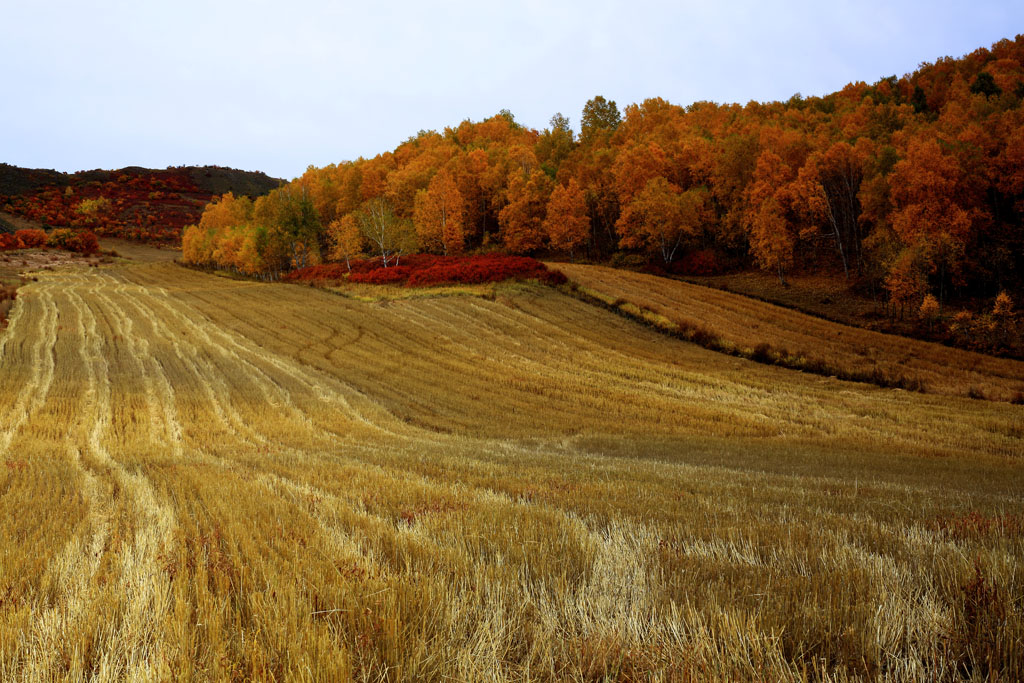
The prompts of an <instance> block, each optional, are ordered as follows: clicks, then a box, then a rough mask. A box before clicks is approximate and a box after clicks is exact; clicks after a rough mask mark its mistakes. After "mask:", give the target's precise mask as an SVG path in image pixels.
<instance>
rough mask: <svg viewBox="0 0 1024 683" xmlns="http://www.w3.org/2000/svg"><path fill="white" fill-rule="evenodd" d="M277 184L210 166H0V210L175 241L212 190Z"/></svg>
mask: <svg viewBox="0 0 1024 683" xmlns="http://www.w3.org/2000/svg"><path fill="white" fill-rule="evenodd" d="M280 184H281V181H280V180H277V179H274V178H270V177H269V176H267V175H266V174H265V173H261V172H252V171H238V170H235V169H230V168H220V167H216V166H202V167H195V166H188V167H180V168H168V169H165V170H153V169H146V168H140V167H137V166H129V167H127V168H122V169H119V170H116V171H104V170H94V171H80V172H78V173H71V174H68V173H60V172H57V171H51V170H42V169H27V168H18V167H16V166H11V165H9V164H0V209H3V211H4V212H6V213H8V214H11V215H13V216H16V217H20V218H22V219H27V220H30V221H34V222H35V223H37V224H43V225H48V226H53V227H69V226H70V227H86V228H90V229H92V230H93V231H95V232H96V233H97V234H100V235H103V236H109V237H121V238H129V239H136V240H145V241H164V242H173V243H176V242H178V241H179V240H180V237H181V229H182V228H183V227H184V226H185V225H189V224H191V223H196V222H198V221H199V216H200V215H201V214H202V211H203V207H204V206H205V205H206V204H207V203H208V202H209V201H210V200H211V199H212V198H213V197H214V196H217V195H220V194H223V193H225V192H233V193H235V194H239V195H241V194H245V195H249V196H254V197H255V196H259V195H263V194H266V193H267V192H269V191H270V190H272V189H274V188H275V187H277V186H278V185H280ZM83 202H87V203H86V204H83ZM90 202H91V204H90ZM8 222H10V221H8Z"/></svg>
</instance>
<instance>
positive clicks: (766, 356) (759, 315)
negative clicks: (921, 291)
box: [557, 264, 1024, 401]
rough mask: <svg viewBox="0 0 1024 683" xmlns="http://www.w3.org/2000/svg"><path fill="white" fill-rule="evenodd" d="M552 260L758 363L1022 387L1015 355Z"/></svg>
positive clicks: (587, 286) (590, 287)
mask: <svg viewBox="0 0 1024 683" xmlns="http://www.w3.org/2000/svg"><path fill="white" fill-rule="evenodd" d="M557 267H558V268H559V269H560V270H562V271H563V272H564V273H565V274H566V275H567V276H568V277H569V278H570V279H571V280H573V281H574V282H575V283H577V284H578V285H579V286H580V287H582V288H583V289H582V291H584V292H585V293H589V294H590V295H591V296H593V297H597V298H599V299H601V300H603V301H605V302H606V303H608V304H611V305H615V306H618V307H619V308H622V309H623V310H624V311H625V312H627V313H632V314H634V315H636V316H638V317H645V318H648V319H649V322H651V323H652V324H654V325H655V326H660V327H662V328H664V329H667V330H669V331H675V330H682V331H684V332H687V331H690V330H702V331H703V332H702V334H704V335H705V336H707V337H708V339H709V340H710V345H711V346H720V347H722V348H723V349H724V350H726V351H730V352H739V353H740V354H741V355H744V356H746V357H749V358H752V359H754V360H757V361H758V362H762V363H777V364H779V365H783V366H786V367H794V368H801V369H805V370H809V371H811V372H815V373H817V374H824V375H838V376H840V377H845V378H849V379H857V380H860V381H866V382H871V383H875V384H880V385H882V386H897V387H903V388H911V389H920V390H924V391H927V392H931V393H938V394H946V395H952V396H968V397H970V398H985V399H989V400H994V401H1011V400H1013V398H1014V396H1016V394H1017V393H1018V392H1020V391H1024V362H1021V361H1015V360H1010V359H1004V358H995V357H992V356H986V355H983V354H979V353H974V352H971V351H964V350H961V349H955V348H950V347H946V346H942V345H941V344H935V343H931V342H924V341H919V340H915V339H909V338H906V337H899V336H894V335H888V334H883V333H880V332H875V331H872V330H865V329H861V328H856V327H849V326H846V325H841V324H838V323H833V322H829V321H827V320H823V319H821V318H816V317H813V316H810V315H806V314H803V313H800V312H798V311H793V310H789V309H786V308H781V307H779V306H774V305H772V304H768V303H763V302H760V301H757V300H754V299H750V298H748V297H745V296H742V295H739V294H732V293H730V292H723V291H720V290H715V289H710V288H707V287H701V286H698V285H692V284H688V283H685V282H680V281H678V280H671V279H667V278H660V277H656V276H653V275H646V274H642V273H634V272H629V271H623V270H617V269H613V268H606V267H603V266H586V265H574V264H558V266H557ZM630 307H632V308H630ZM705 345H709V344H705Z"/></svg>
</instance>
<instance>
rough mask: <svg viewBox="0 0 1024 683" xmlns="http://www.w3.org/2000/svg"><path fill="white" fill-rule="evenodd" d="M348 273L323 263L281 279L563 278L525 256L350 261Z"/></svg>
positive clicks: (417, 283)
mask: <svg viewBox="0 0 1024 683" xmlns="http://www.w3.org/2000/svg"><path fill="white" fill-rule="evenodd" d="M350 265H351V271H350V270H349V268H348V267H346V266H345V264H344V263H325V264H322V265H319V266H309V267H307V268H302V269H300V270H295V271H292V272H291V273H289V274H288V275H286V276H285V278H284V279H286V280H290V281H293V282H323V281H326V280H342V279H344V278H346V277H347V278H348V280H349V281H350V282H361V283H364V284H373V285H383V284H399V283H404V284H405V285H406V286H407V287H427V286H430V285H441V284H480V283H484V282H501V281H502V280H540V281H541V282H546V283H548V284H553V285H557V284H562V283H563V282H565V281H566V278H565V275H563V274H562V273H560V272H558V271H553V270H548V268H547V266H545V265H544V264H543V263H541V262H540V261H537V260H536V259H532V258H529V257H526V256H507V255H505V254H484V255H481V256H434V255H432V254H413V255H412V256H406V257H403V258H402V260H401V265H398V266H391V267H389V268H385V267H384V264H383V263H382V262H381V260H380V259H360V260H355V261H352V262H351V264H350Z"/></svg>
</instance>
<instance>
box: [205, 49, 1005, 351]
mask: <svg viewBox="0 0 1024 683" xmlns="http://www.w3.org/2000/svg"><path fill="white" fill-rule="evenodd" d="M1022 103H1024V36H1017V37H1016V38H1014V39H1012V40H1011V39H1006V40H1001V41H999V42H998V43H995V44H994V45H992V46H991V47H989V48H979V49H978V50H975V51H974V52H972V53H970V54H968V55H964V56H962V57H959V58H955V59H954V58H941V59H938V60H936V61H935V62H934V63H926V64H922V65H921V66H920V67H919V68H918V69H917V70H915V71H914V72H913V73H910V74H905V75H903V76H895V75H894V76H892V77H888V78H883V79H880V80H878V81H876V82H875V83H873V84H870V85H869V84H867V83H863V82H856V83H850V84H848V85H847V86H846V87H844V88H842V89H841V90H839V91H837V92H833V93H828V94H826V95H823V96H821V97H807V98H804V97H801V96H799V95H797V96H794V97H792V98H790V99H789V100H787V101H785V102H763V103H762V102H749V103H748V104H746V105H742V106H741V105H738V104H717V103H713V102H695V103H692V104H688V105H681V104H675V103H672V102H669V101H667V100H665V99H662V98H658V97H653V98H650V99H648V100H644V101H643V102H638V103H634V104H629V105H627V106H625V107H624V108H623V109H622V110H621V111H620V109H619V107H618V105H617V104H616V103H615V102H614V101H609V100H607V99H606V98H604V97H602V96H595V97H594V98H592V99H590V100H588V101H587V102H586V103H585V104H584V105H583V108H582V111H581V113H580V117H579V119H578V126H577V127H576V128H574V127H573V126H572V125H571V122H570V120H569V118H568V117H566V116H563V115H562V114H560V113H556V114H555V115H554V116H553V117H552V118H551V121H550V125H549V127H548V128H545V129H544V130H535V129H532V128H529V127H527V126H524V125H522V124H521V123H520V122H518V121H517V120H516V119H515V117H514V116H513V115H512V114H511V113H510V112H508V111H507V110H505V111H502V112H499V113H498V114H497V115H494V116H492V117H490V118H486V119H484V120H482V121H470V120H464V121H462V122H461V123H458V124H456V125H452V126H451V127H448V128H445V129H443V130H437V131H420V132H419V133H417V134H416V135H414V136H412V137H410V138H409V139H408V140H406V141H405V142H403V143H402V144H400V145H399V146H397V147H396V148H395V149H393V150H386V151H385V150H381V152H380V153H379V154H377V155H376V156H374V157H372V158H360V159H356V160H354V161H339V162H338V163H336V164H330V165H327V166H325V167H323V168H316V167H312V166H311V167H309V168H308V169H307V171H306V172H305V173H304V174H303V175H302V176H301V177H299V178H296V179H295V180H294V181H292V182H291V183H289V184H288V185H287V186H286V187H284V188H282V189H281V190H280V191H279V192H276V193H272V194H271V195H268V197H267V199H266V200H265V201H262V202H256V203H255V204H254V205H236V206H235V209H237V210H236V211H234V214H233V215H230V216H228V215H225V214H227V213H230V212H228V211H226V210H216V211H212V213H214V214H217V215H218V216H219V218H218V219H216V220H215V219H214V218H215V217H214V216H213V215H211V220H208V221H207V222H206V223H205V224H204V225H202V226H201V227H200V228H199V229H198V230H197V231H196V235H194V236H193V238H194V239H196V240H201V241H204V242H205V243H207V244H209V245H210V247H211V248H210V249H208V250H207V252H208V255H209V256H210V258H213V255H217V258H219V259H220V261H222V263H221V264H220V265H221V266H222V267H236V264H234V263H232V261H233V260H237V258H238V257H239V254H240V251H241V250H239V249H236V248H234V246H233V245H235V244H236V243H249V244H250V245H251V247H250V248H248V249H246V250H245V256H246V264H245V267H246V268H247V269H248V270H247V272H249V271H251V272H259V273H263V274H266V273H277V272H280V271H282V270H287V269H288V268H290V267H292V266H294V265H299V264H296V263H292V261H293V260H295V258H294V255H296V254H301V255H302V257H301V261H302V265H305V264H306V263H307V262H315V261H316V260H318V259H334V258H339V255H338V254H337V253H332V251H336V249H335V246H336V245H344V249H343V251H345V252H346V253H347V255H348V256H354V255H358V254H360V253H362V252H368V253H374V252H376V251H378V250H379V248H380V245H379V244H377V243H376V242H375V241H374V240H373V239H371V238H370V237H369V235H371V234H372V233H373V230H370V229H369V228H368V227H367V226H370V225H371V224H373V223H374V221H375V218H374V217H375V216H378V217H387V221H386V222H387V228H388V230H387V231H386V232H387V233H389V234H390V236H391V241H394V242H395V243H398V242H402V243H404V244H411V245H414V246H410V247H409V248H408V250H410V251H415V250H422V251H426V252H431V253H446V254H447V253H461V252H462V251H476V250H480V251H485V252H486V251H493V250H495V249H497V250H501V251H503V252H506V253H511V254H525V255H546V256H557V255H564V256H569V255H576V256H580V255H585V256H586V258H587V259H588V260H591V261H598V262H609V263H614V264H625V265H631V266H634V267H641V266H647V267H649V268H651V269H654V268H657V269H661V270H663V271H666V272H669V273H676V274H684V275H712V274H718V273H730V272H746V271H749V270H751V269H760V270H761V271H763V272H765V273H767V274H770V275H771V276H772V277H774V278H775V279H776V280H777V281H778V282H779V284H780V286H785V283H786V281H787V278H789V277H790V276H791V275H792V274H793V273H799V274H809V275H814V276H820V277H824V278H829V279H831V280H832V281H834V282H835V283H837V286H836V289H837V291H838V292H839V297H838V299H837V300H835V301H833V302H832V303H831V304H829V305H826V309H829V308H834V309H836V310H838V311H843V310H845V309H846V301H845V299H846V298H847V297H849V296H851V293H853V292H865V291H870V292H872V293H874V294H875V295H876V296H877V297H878V299H879V301H882V302H884V303H885V305H886V307H887V309H888V310H889V311H890V312H891V316H892V317H894V318H898V319H900V320H901V321H902V320H907V319H911V320H916V319H918V318H919V317H920V318H924V317H928V318H929V320H928V321H927V326H928V327H929V331H928V335H929V336H932V337H935V338H941V339H946V340H949V341H950V342H954V343H957V344H958V345H961V346H965V347H970V348H972V349H978V350H985V351H990V352H995V353H1010V354H1017V355H1019V354H1020V353H1022V350H1021V348H1020V346H1019V344H1015V343H1011V342H1012V341H1014V340H1012V339H1009V337H1010V336H1011V335H1009V334H1007V335H1003V336H1004V337H1006V338H999V339H988V338H986V336H987V335H986V329H987V328H988V327H989V326H990V325H989V323H990V322H992V321H990V320H980V321H979V320H975V321H974V322H973V323H971V324H963V323H962V321H958V320H956V318H955V316H954V315H953V314H951V313H950V312H949V311H950V308H951V307H952V308H953V309H957V308H964V309H967V311H966V315H968V316H970V315H971V314H974V315H977V316H983V315H987V314H988V313H989V312H990V311H992V310H993V307H994V302H995V299H996V298H997V297H998V296H999V295H1000V294H1001V293H1004V292H1005V294H1006V296H1007V297H1009V300H1010V301H1011V302H1017V304H1016V305H1018V306H1019V304H1020V302H1021V301H1022V300H1024V171H1022V169H1024V104H1022ZM212 209H213V207H211V210H212ZM221 209H224V207H221ZM264 235H266V236H269V237H270V238H269V239H265V238H264V237H263V236H264ZM1003 308H1004V309H1005V308H1006V307H1005V306H1003ZM922 311H924V313H922ZM929 312H932V313H929ZM825 314H826V315H827V316H829V317H837V316H834V315H831V313H830V311H829V310H826V311H825ZM909 327H912V326H909ZM1018 336H1019V335H1018Z"/></svg>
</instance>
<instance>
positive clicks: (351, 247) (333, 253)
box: [327, 214, 366, 270]
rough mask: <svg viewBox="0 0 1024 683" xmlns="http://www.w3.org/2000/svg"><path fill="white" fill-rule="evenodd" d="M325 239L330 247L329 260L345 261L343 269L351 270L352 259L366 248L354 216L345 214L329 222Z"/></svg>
mask: <svg viewBox="0 0 1024 683" xmlns="http://www.w3.org/2000/svg"><path fill="white" fill-rule="evenodd" d="M327 239H328V242H329V243H330V245H331V250H330V257H331V260H334V261H340V260H341V259H345V267H346V268H348V269H349V270H352V259H353V258H355V257H356V256H359V255H360V254H362V253H363V250H364V249H365V248H366V240H365V238H364V237H363V233H362V232H360V230H359V222H358V221H357V220H356V217H355V215H354V214H346V215H344V216H342V217H341V218H338V219H335V220H334V221H331V223H330V225H328V226H327Z"/></svg>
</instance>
